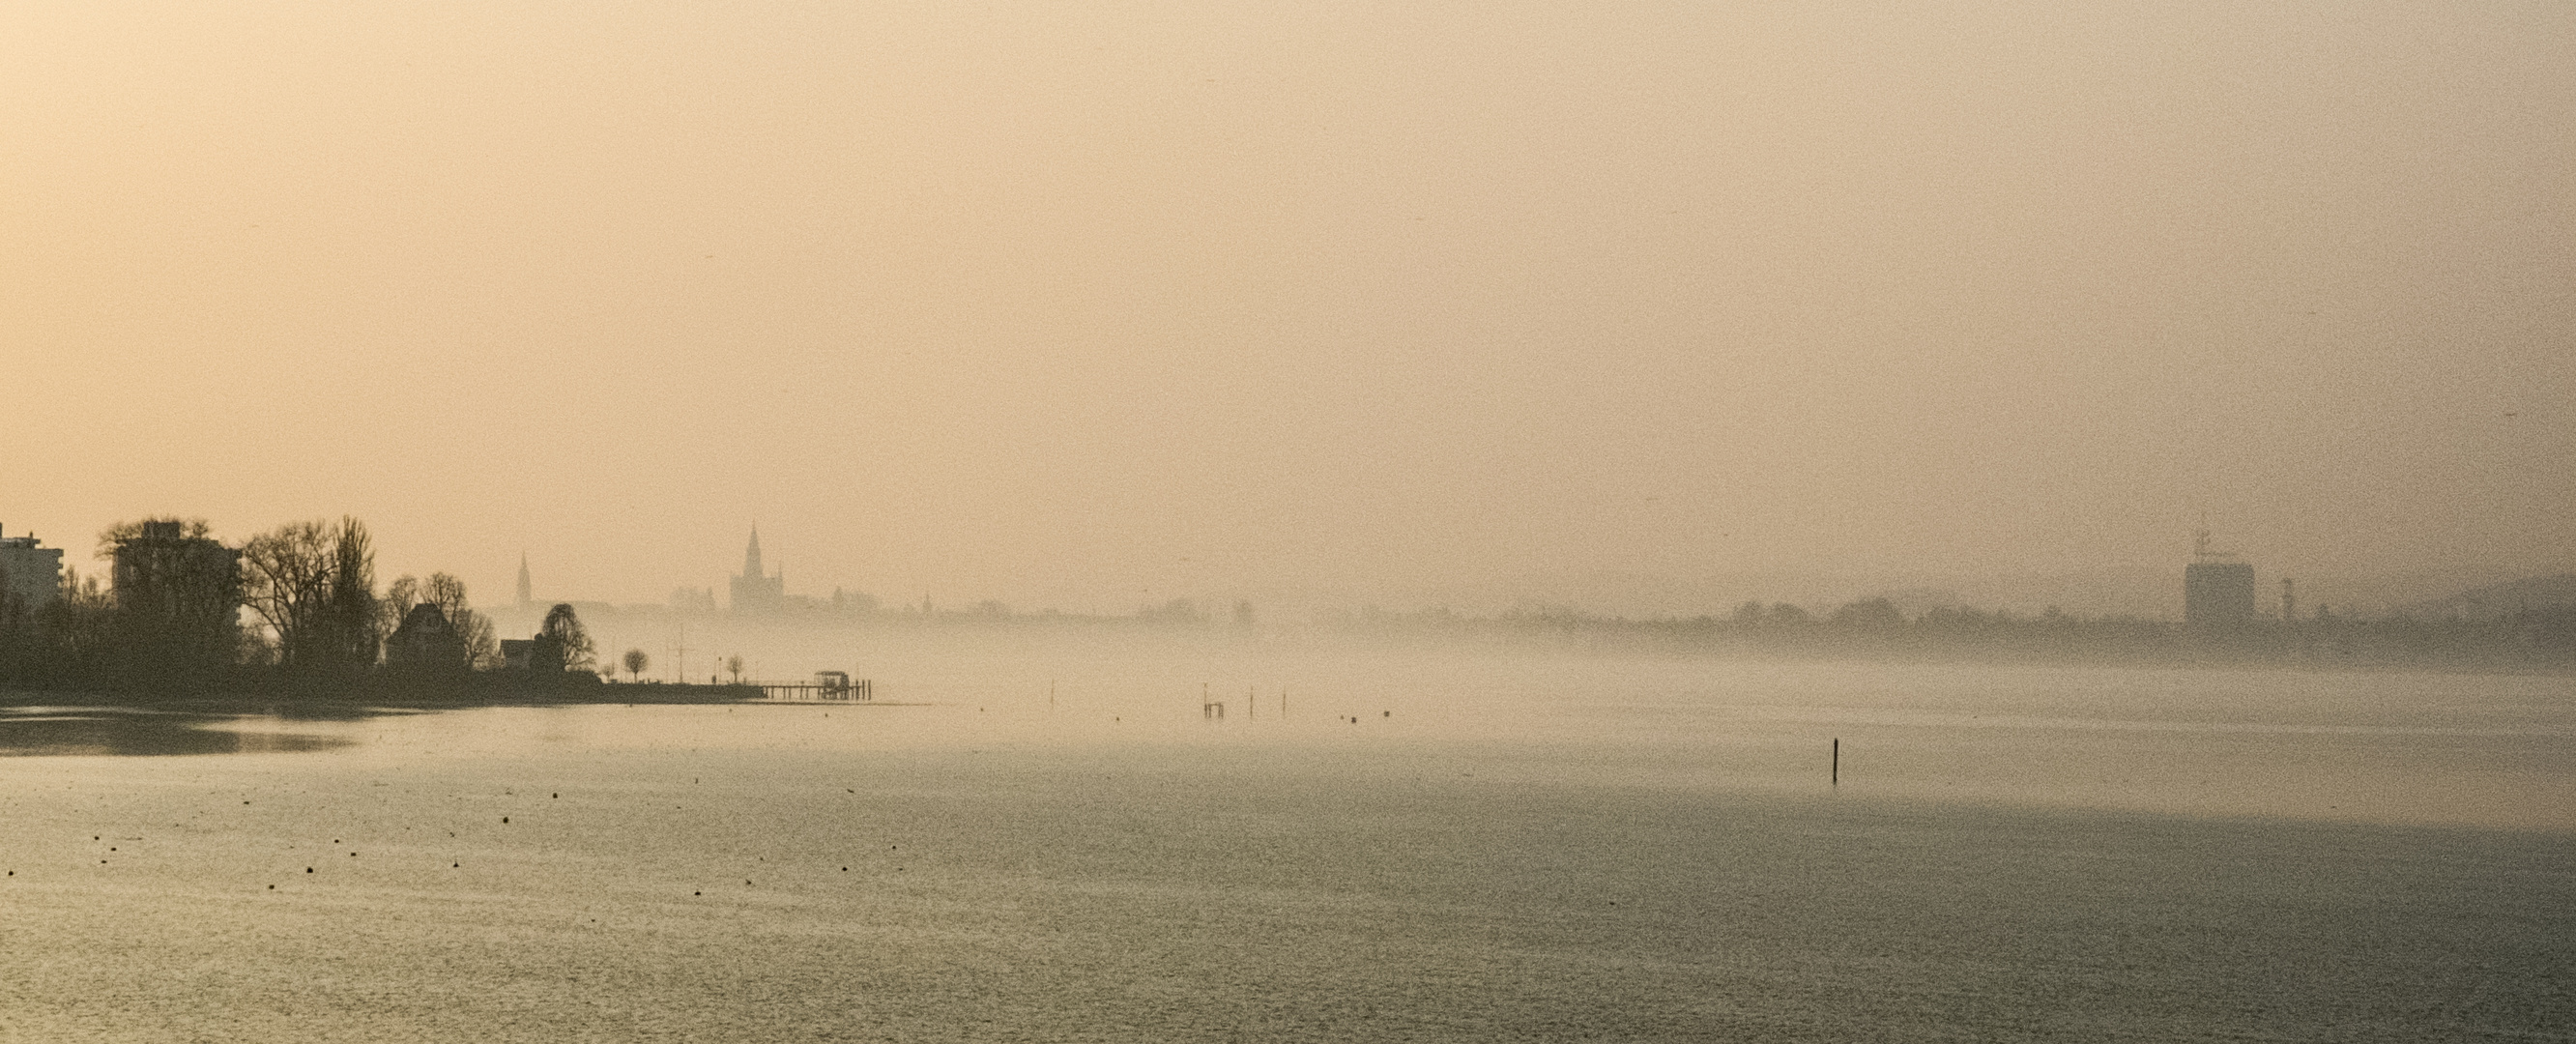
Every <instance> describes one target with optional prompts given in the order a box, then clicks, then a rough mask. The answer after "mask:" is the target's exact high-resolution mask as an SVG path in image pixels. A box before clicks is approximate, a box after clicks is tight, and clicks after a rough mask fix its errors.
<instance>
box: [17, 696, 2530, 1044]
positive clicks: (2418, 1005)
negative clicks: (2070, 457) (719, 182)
mask: <svg viewBox="0 0 2576 1044" xmlns="http://www.w3.org/2000/svg"><path fill="white" fill-rule="evenodd" d="M882 666H883V667H884V670H883V671H882V672H881V673H880V674H879V686H880V688H879V692H880V693H881V695H882V698H884V699H885V700H887V701H888V702H889V703H900V704H903V705H888V706H874V707H855V708H854V707H822V706H812V705H807V706H745V707H723V706H712V707H691V706H650V705H645V706H633V707H629V706H623V705H613V704H612V705H602V706H584V707H564V708H542V709H541V708H489V709H477V710H466V711H449V712H441V713H431V714H419V713H403V714H379V715H348V714H339V715H321V714H315V713H312V712H311V711H310V709H302V710H299V709H293V708H289V709H284V710H281V711H280V712H278V713H275V714H267V715H259V716H252V717H230V718H227V717H213V716H187V715H177V716H162V715H145V714H137V713H127V712H111V711H102V710H97V709H88V708H79V707H59V706H56V707H28V708H19V709H18V710H16V711H13V712H11V713H10V714H8V715H5V716H0V750H5V751H7V752H10V753H19V754H26V755H29V756H23V757H14V758H5V759H0V870H5V871H6V872H7V876H5V877H0V1038H6V1039H10V1040H97V1039H131V1040H287V1039H317V1040H424V1039H459V1040H463V1039H475V1040H559V1039H599V1040H635V1039H667V1040H905V1041H911V1040H1461V1041H1467V1040H1480V1041H1481V1040H1755V1041H1760V1040H1819V1041H1824V1040H1833V1041H1849V1040H2122V1039H2135V1040H2217V1039H2230V1040H2233V1039H2289V1040H2387V1041H2416V1040H2459V1039H2469V1040H2475V1039H2494V1040H2568V1039H2576V1030H2571V1027H2576V987H2571V985H2570V983H2571V981H2576V975H2571V974H2570V972H2571V969H2576V883H2571V875H2570V867H2571V865H2576V863H2571V860H2570V857H2571V856H2576V686H2571V685H2570V683H2569V682H2568V681H2567V680H2564V679H2550V678H2489V677H2470V676H2433V675H2387V676H2378V675H2318V674H2291V673H2227V672H2214V671H2199V672H2189V671H2171V672H2166V671H2122V670H2077V669H2040V668H1970V667H1897V666H1877V665H1870V666H1838V665H1759V664H1725V663H1709V662H1695V661H1662V660H1603V659H1594V660H1565V659H1539V658H1520V659H1470V658H1451V657H1436V656H1400V655H1391V654H1388V655H1370V656H1342V657H1332V658H1322V657H1318V658H1309V659H1295V658H1269V659H1259V658H1236V659H1232V660H1218V659H1210V658H1188V657H1166V658H1159V659H1158V658H1153V657H1139V656H1126V657H1108V656H1103V657H1088V658H1086V657H1055V658H1051V659H1044V660H1040V659H1033V658H1027V657H1017V658H996V657H986V658H981V659H978V658H972V657H968V658H954V657H921V658H918V659H915V660H912V661H910V662H905V661H903V660H902V659H901V658H893V659H892V660H891V662H888V663H886V664H884V665H882ZM1050 683H1052V688H1053V696H1052V698H1050V696H1049V689H1050ZM1203 685H1204V686H1205V688H1204V691H1205V692H1206V693H1207V695H1208V698H1210V699H1211V700H1221V701H1223V702H1225V703H1226V704H1227V706H1226V708H1225V717H1224V719H1223V720H1222V721H1221V722H1218V721H1213V720H1210V718H1209V716H1208V715H1210V714H1212V713H1213V711H1212V709H1211V710H1203V709H1202V706H1201V704H1202V695H1201V693H1202V686H1203ZM1283 690H1284V696H1283ZM1247 691H1249V692H1251V693H1253V694H1256V695H1257V700H1256V701H1255V702H1253V703H1251V704H1247V702H1246V696H1247ZM1283 699H1284V707H1283ZM1837 738H1838V739H1840V740H1841V743H1842V752H1843V753H1842V763H1841V771H1842V780H1841V785H1840V786H1838V787H1837V786H1833V785H1831V784H1829V782H1828V778H1827V777H1828V772H1829V771H1830V769H1829V761H1828V759H1829V751H1830V749H1831V744H1832V742H1833V741H1834V740H1835V739H1837ZM137 755H139V756H137ZM192 755H194V756H192Z"/></svg>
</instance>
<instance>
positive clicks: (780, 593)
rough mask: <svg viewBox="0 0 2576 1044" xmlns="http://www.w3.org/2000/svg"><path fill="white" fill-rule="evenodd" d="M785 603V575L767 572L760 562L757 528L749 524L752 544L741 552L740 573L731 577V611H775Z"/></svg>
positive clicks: (758, 531) (758, 529)
mask: <svg viewBox="0 0 2576 1044" xmlns="http://www.w3.org/2000/svg"><path fill="white" fill-rule="evenodd" d="M786 603H787V576H786V574H785V573H783V572H782V573H780V574H779V575H777V576H771V575H769V572H768V570H767V569H765V568H763V567H762V565H761V562H760V527H759V526H753V527H751V544H750V546H748V547H745V548H743V551H742V575H741V576H737V577H734V578H733V611H734V612H737V613H774V612H777V611H778V610H779V609H780V608H781V607H783V606H784V605H785V604H786Z"/></svg>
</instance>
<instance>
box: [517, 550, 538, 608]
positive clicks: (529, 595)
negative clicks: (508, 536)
mask: <svg viewBox="0 0 2576 1044" xmlns="http://www.w3.org/2000/svg"><path fill="white" fill-rule="evenodd" d="M535 604H537V598H536V593H535V591H533V590H532V589H531V588H529V586H528V553H527V552H525V551H521V552H519V606H520V608H526V607H528V606H531V605H535Z"/></svg>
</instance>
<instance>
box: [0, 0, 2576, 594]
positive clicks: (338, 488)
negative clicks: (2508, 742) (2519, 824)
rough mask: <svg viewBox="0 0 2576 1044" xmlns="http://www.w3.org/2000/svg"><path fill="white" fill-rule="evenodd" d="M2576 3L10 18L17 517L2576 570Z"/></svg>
mask: <svg viewBox="0 0 2576 1044" xmlns="http://www.w3.org/2000/svg"><path fill="white" fill-rule="evenodd" d="M2571 56H2576V5H2569V4H2565V3H2560V2H2541V3H2529V4H2504V3H2458V2H2442V3H2416V4H2384V3H2381V4H2374V3H2352V2H2340V0H2339V2H2334V3H2322V2H2320V3H2306V4H2299V3H2288V4H2264V5H2245V4H2235V3H2201V4H2194V3H2174V4H2133V3H2118V4H2113V3H2076V4H2069V3H2064V2H2048V3H2029V4H2005V3H1973V4H1938V3H1935V4H1866V5H1847V4H1831V3H1821V4H1768V3H1765V4H1617V3H1612V4H1574V3H1555V4H1519V5H1514V4H1503V3H1477V4H1437V5H1435V4H1408V5H1338V4H1326V3H1316V2H1304V3H1189V4H1133V5H1103V4H1089V3H1062V2H1050V3H1038V4H1008V3H1001V4H974V5H967V4H957V3H920V4H880V3H810V4H790V3H756V2H754V3H724V4H714V3H649V4H647V3H632V2H627V3H588V2H556V3H526V2H512V3H482V2H458V0H443V2H439V3H418V4H404V3H369V4H325V3H264V4H262V3H166V4H147V3H118V2H112V0H109V2H103V0H85V2H80V3H42V2H28V3H15V4H11V5H9V6H8V8H7V10H6V12H5V14H0V96H4V97H5V98H6V102H5V104H0V353H4V354H5V364H6V366H5V372H6V374H7V376H6V381H7V388H8V391H7V394H6V397H5V399H0V403H5V405H0V438H5V440H6V443H7V450H6V453H5V454H0V526H5V527H6V531H7V532H8V533H11V534H18V533H23V532H25V531H27V530H28V529H29V528H33V529H34V530H35V531H36V532H37V533H39V534H40V535H42V536H44V537H46V538H47V540H48V542H49V543H54V544H59V545H65V546H69V547H71V548H73V549H74V555H73V556H72V557H73V558H75V559H76V560H78V561H80V562H81V563H82V564H84V565H87V564H88V554H89V552H90V548H91V544H92V535H93V534H94V533H95V532H96V531H97V530H98V529H99V528H100V527H102V526H104V525H106V524H108V523H110V522H113V521H116V520H118V519H122V518H130V517H135V516H140V515H143V514H146V513H176V514H182V515H199V516H204V517H206V518H208V519H210V520H211V521H212V522H213V523H214V525H215V527H216V530H217V532H218V534H219V535H221V536H224V537H227V538H229V539H234V540H239V539H241V538H244V537H247V536H249V535H251V534H252V533H254V532H257V531H258V530H261V529H265V528H267V527H269V526H272V525H275V524H277V523H280V522H283V521H287V520H291V519H296V518H305V517H312V516H319V515H338V514H341V513H350V514H355V515H357V516H359V517H361V518H364V519H366V520H367V521H368V522H370V523H371V524H372V525H373V526H374V528H375V530H376V532H377V535H378V541H379V545H380V547H381V557H380V568H381V570H382V571H383V573H384V575H385V576H387V577H391V576H392V575H394V574H395V573H398V572H406V571H410V572H419V571H426V570H430V569H446V570H450V571H454V572H456V573H459V574H460V575H462V576H463V577H465V578H466V580H467V581H468V582H469V583H470V584H472V585H473V586H474V588H475V590H476V593H477V594H478V595H479V596H480V597H481V598H482V599H485V600H491V599H497V598H502V597H506V594H507V591H508V585H509V581H510V577H511V574H512V572H513V570H515V568H516V566H517V564H518V557H519V554H520V552H521V551H522V550H525V551H526V552H527V553H528V554H529V555H530V556H531V557H532V559H533V560H534V562H535V563H536V565H537V568H538V574H539V577H540V583H539V589H540V594H542V595H546V596H549V597H581V598H598V599H609V600H616V601H648V602H658V601H661V600H662V599H663V598H664V597H665V596H666V595H667V594H668V592H669V591H670V589H671V588H672V587H673V586H675V585H680V584H688V585H691V586H708V585H715V586H718V587H719V590H721V585H722V583H723V576H724V574H725V572H726V571H727V570H729V569H730V568H732V567H734V566H735V565H737V564H738V563H739V561H740V557H739V556H740V553H741V545H742V538H743V535H744V533H745V532H746V530H747V529H748V528H749V527H750V526H751V525H752V524H753V523H755V522H757V523H758V524H759V526H760V528H761V533H762V537H763V540H764V542H765V543H766V544H767V546H768V548H769V549H770V551H771V552H772V554H773V555H774V556H775V558H776V559H777V560H780V561H783V563H784V565H785V567H786V569H787V572H788V578H789V590H790V591H792V592H803V593H828V592H829V591H830V589H831V588H832V587H833V586H834V585H841V586H847V587H851V588H857V589H864V590H868V591H872V592H875V593H877V594H879V595H881V596H884V597H887V598H889V599H900V598H910V599H915V600H917V599H918V598H919V597H920V596H921V594H922V593H924V592H929V593H932V594H934V595H936V596H938V597H939V598H940V599H942V600H943V601H965V600H972V599H977V598H985V597H992V598H1000V599H1003V600H1006V601H1009V602H1012V603H1013V604H1015V605H1018V606H1020V607H1022V608H1037V607H1040V606H1044V605H1059V606H1062V607H1064V608H1066V609H1109V610H1125V609H1128V608H1132V607H1133V606H1134V605H1135V604H1137V602H1139V601H1140V600H1144V599H1146V598H1155V599H1159V598H1161V597H1168V596H1175V595H1185V594H1186V595H1195V596H1199V597H1216V598H1225V597H1233V596H1235V595H1237V594H1250V595H1255V596H1271V597H1282V596H1281V595H1279V592H1284V591H1300V592H1307V593H1309V594H1313V593H1316V592H1323V593H1326V594H1329V595H1331V596H1333V597H1340V596H1343V595H1347V596H1348V597H1350V598H1353V599H1360V598H1368V599H1374V600H1379V601H1385V602H1389V603H1391V604H1398V605H1402V604H1406V603H1407V601H1408V599H1412V598H1415V597H1417V596H1418V595H1420V593H1421V592H1426V591H1433V590H1437V589H1441V588H1444V587H1455V586H1457V585H1462V584H1483V585H1489V586H1493V587H1494V588H1495V589H1498V590H1506V591H1507V590H1509V589H1510V588H1511V585H1512V584H1513V583H1515V582H1516V581H1515V579H1514V578H1521V577H1531V576H1540V575H1550V574H1585V573H1618V574H1631V575H1638V576H1660V577H1696V576H1714V575H1725V574H1741V573H1795V572H1815V573H1835V574H1847V575H1872V574H1889V575H1893V574H1898V573H1903V574H1908V575H1914V574H1945V573H1956V574H1974V573H1981V572H1996V571H2038V572H2046V571H2075V570H2086V569H2095V568H2140V567H2147V568H2158V569H2165V568H2172V567H2174V566H2175V565H2176V564H2177V563H2178V562H2179V561H2180V560H2181V559H2182V558H2183V557H2184V556H2185V555H2186V553H2187V552H2188V550H2189V533H2190V530H2191V529H2192V527H2193V525H2194V524H2195V522H2196V521H2197V520H2198V519H2199V518H2200V517H2201V515H2202V514H2203V513H2204V512H2205V513H2206V514H2207V516H2208V517H2209V519H2210V522H2211V523H2212V525H2213V526H2214V527H2215V528H2217V529H2218V530H2219V531H2220V534H2221V538H2222V541H2223V542H2224V543H2227V544H2229V545H2232V546H2234V547H2235V548H2237V549H2239V550H2241V551H2243V552H2245V553H2246V554H2247V555H2248V556H2249V557H2251V558H2253V559H2254V560H2256V561H2258V562H2260V563H2262V564H2263V566H2264V568H2265V569H2266V571H2267V573H2268V572H2269V571H2271V570H2274V569H2279V570H2287V571H2294V572H2300V573H2302V574H2303V575H2363V574H2372V573H2389V572H2443V571H2458V572H2462V573H2476V572H2483V573H2515V572H2539V571H2547V570H2558V569H2566V568H2569V567H2570V566H2571V564H2576V524H2571V523H2570V519H2576V479H2571V474H2576V469H2571V467H2570V461H2571V460H2576V414H2571V410H2576V337H2571V331H2572V330H2576V130H2571V128H2576V58H2571Z"/></svg>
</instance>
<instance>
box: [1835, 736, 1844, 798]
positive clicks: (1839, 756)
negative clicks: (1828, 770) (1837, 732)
mask: <svg viewBox="0 0 2576 1044" xmlns="http://www.w3.org/2000/svg"><path fill="white" fill-rule="evenodd" d="M1833 771H1834V774H1833V777H1832V779H1833V784H1834V785H1835V786H1838V787H1839V786H1842V785H1843V738H1842V737H1840V736H1836V737H1834V770H1833Z"/></svg>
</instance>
